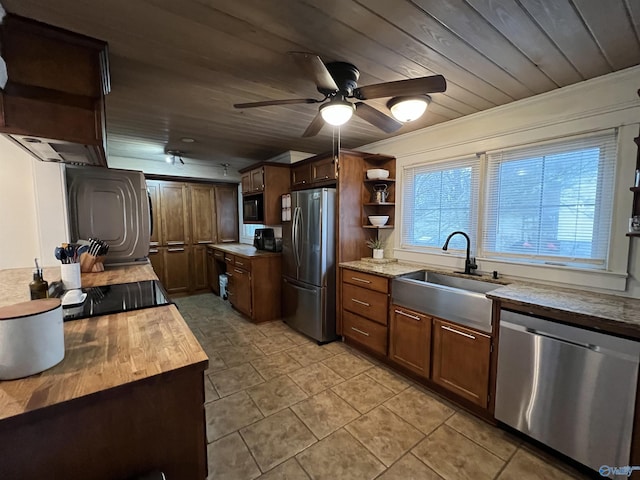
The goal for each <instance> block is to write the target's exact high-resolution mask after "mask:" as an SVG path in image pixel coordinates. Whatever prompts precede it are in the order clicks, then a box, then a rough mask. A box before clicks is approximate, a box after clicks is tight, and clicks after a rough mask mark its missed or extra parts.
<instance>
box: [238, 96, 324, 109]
mask: <svg viewBox="0 0 640 480" xmlns="http://www.w3.org/2000/svg"><path fill="white" fill-rule="evenodd" d="M321 101H322V100H316V99H315V98H290V99H288V100H265V101H264V102H251V103H234V104H233V106H234V107H235V108H254V107H270V106H271V105H295V104H297V103H319V102H321Z"/></svg>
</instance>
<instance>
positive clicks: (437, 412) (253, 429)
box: [176, 294, 583, 480]
mask: <svg viewBox="0 0 640 480" xmlns="http://www.w3.org/2000/svg"><path fill="white" fill-rule="evenodd" d="M176 304H177V305H178V307H179V308H180V312H181V313H182V315H183V316H184V318H185V320H186V321H187V323H188V324H189V326H190V327H191V329H192V330H193V332H194V334H195V335H196V337H197V338H198V339H199V340H200V343H201V344H202V347H203V348H204V350H205V351H206V352H207V354H208V355H209V369H208V370H207V372H206V376H205V391H206V406H205V408H206V418H207V440H208V442H209V444H208V447H207V454H208V462H209V479H224V480H251V479H255V478H260V479H265V480H266V479H289V480H296V479H309V478H312V479H327V480H338V479H349V480H356V479H374V478H377V479H381V480H406V479H434V480H435V479H438V480H440V479H445V480H458V479H474V480H483V479H494V478H496V479H500V480H511V479H513V480H528V479H532V480H533V479H553V480H565V479H571V478H583V477H582V476H580V474H579V473H577V472H576V471H574V470H573V469H571V467H569V466H568V465H566V464H564V463H562V462H560V461H559V460H557V459H555V458H552V457H549V456H548V455H546V454H544V453H541V452H540V451H539V450H537V449H535V448H534V447H533V446H531V445H528V444H526V443H523V442H521V441H520V440H519V439H517V438H514V437H513V436H510V435H508V434H507V433H505V432H503V431H502V430H500V429H497V428H494V427H492V426H490V425H488V424H486V423H485V422H482V421H480V420H478V419H476V418H475V417H472V416H470V415H468V414H466V413H465V412H464V411H462V410H461V409H459V408H457V407H456V406H455V405H452V404H450V403H449V402H447V401H446V400H444V399H442V398H441V397H438V396H437V395H435V394H433V393H430V392H429V391H427V390H425V389H423V388H422V387H420V386H419V385H417V384H415V383H413V382H412V381H410V380H408V379H406V378H404V377H402V376H400V375H397V374H395V373H392V372H391V371H389V370H387V369H386V368H385V367H384V366H382V365H381V364H379V363H378V362H376V361H375V360H373V359H371V358H368V357H367V356H366V355H364V354H362V353H359V352H357V351H356V350H353V349H351V348H349V347H347V346H346V345H344V344H343V343H339V342H333V343H330V344H328V345H324V346H318V345H317V344H316V343H314V342H312V341H310V340H309V339H307V338H306V337H304V336H302V335H300V334H298V333H296V332H295V331H293V330H291V329H290V328H289V327H288V326H287V325H285V324H284V323H282V322H280V321H276V322H270V323H265V324H261V325H254V324H252V323H250V322H248V321H247V320H245V319H244V318H243V317H242V316H241V315H240V314H238V313H236V312H235V311H233V310H232V309H231V308H230V306H229V304H228V302H223V301H222V300H220V299H219V297H217V296H215V295H213V294H203V295H196V296H191V297H185V298H179V299H177V300H176Z"/></svg>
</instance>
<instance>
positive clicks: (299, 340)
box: [284, 330, 313, 345]
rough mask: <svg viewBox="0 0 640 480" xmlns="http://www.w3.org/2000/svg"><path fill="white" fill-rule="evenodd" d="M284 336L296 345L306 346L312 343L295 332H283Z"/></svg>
mask: <svg viewBox="0 0 640 480" xmlns="http://www.w3.org/2000/svg"><path fill="white" fill-rule="evenodd" d="M284 336H285V337H287V338H288V339H289V340H291V341H292V342H293V343H295V344H296V345H306V344H310V343H313V340H311V339H310V338H309V337H307V336H305V335H303V334H301V333H298V332H296V331H295V330H291V331H290V332H284Z"/></svg>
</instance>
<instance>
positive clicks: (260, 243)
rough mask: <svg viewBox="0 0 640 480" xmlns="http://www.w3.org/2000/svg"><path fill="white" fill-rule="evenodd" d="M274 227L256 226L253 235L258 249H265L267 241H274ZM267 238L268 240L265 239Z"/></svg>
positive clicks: (254, 244) (254, 243)
mask: <svg viewBox="0 0 640 480" xmlns="http://www.w3.org/2000/svg"><path fill="white" fill-rule="evenodd" d="M273 237H274V235H273V228H256V231H255V233H254V235H253V246H254V247H256V248H257V249H258V250H264V249H265V244H266V243H273V242H272V240H267V239H273ZM265 240H266V241H265Z"/></svg>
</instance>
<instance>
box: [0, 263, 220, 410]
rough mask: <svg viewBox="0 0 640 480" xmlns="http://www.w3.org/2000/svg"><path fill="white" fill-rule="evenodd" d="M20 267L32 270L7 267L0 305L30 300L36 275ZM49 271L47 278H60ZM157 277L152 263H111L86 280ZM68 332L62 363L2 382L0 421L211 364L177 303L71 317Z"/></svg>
mask: <svg viewBox="0 0 640 480" xmlns="http://www.w3.org/2000/svg"><path fill="white" fill-rule="evenodd" d="M19 270H26V271H27V273H30V269H17V270H0V292H1V294H0V305H3V304H4V305H6V304H10V303H18V302H20V301H24V300H25V297H26V299H27V300H28V297H29V293H28V292H29V290H28V287H27V285H28V284H29V281H30V280H31V277H30V275H27V277H26V279H24V275H23V273H21V272H20V271H19ZM48 270H51V269H45V274H44V276H45V279H46V280H48V281H53V280H56V278H54V276H55V275H53V272H49V273H51V274H50V275H49V274H48V272H47V271H48ZM53 270H57V271H58V272H59V269H55V268H54V269H53ZM58 277H59V275H58ZM155 279H157V277H156V275H155V273H154V271H153V269H152V268H151V265H148V264H147V265H142V266H128V267H117V268H109V267H107V270H106V271H105V272H101V273H88V274H83V275H82V286H83V287H92V286H99V285H109V284H116V283H129V282H136V281H142V280H155ZM12 293H13V294H14V296H13V298H10V297H11V294H12ZM64 336H65V358H64V360H63V361H62V362H60V363H59V364H58V365H56V366H54V367H53V368H50V369H48V370H45V371H44V372H42V373H40V374H37V375H33V376H30V377H26V378H22V379H18V380H9V381H0V421H4V420H7V419H9V418H12V417H17V416H20V415H22V414H25V413H27V412H32V411H35V410H38V409H42V408H45V407H50V406H53V405H57V404H61V403H64V402H69V401H73V400H76V399H80V398H82V397H86V396H89V395H93V394H97V393H99V392H105V391H107V390H110V389H113V388H116V387H120V386H123V385H127V384H131V383H132V382H136V381H140V380H144V379H148V378H151V377H154V376H156V375H159V374H164V373H168V372H172V371H175V370H178V369H183V368H196V369H200V370H204V369H206V365H207V361H208V358H207V355H206V354H205V353H204V351H203V350H202V348H201V347H200V344H199V343H198V341H197V340H196V338H195V337H194V336H193V334H192V332H191V330H190V329H189V327H188V326H187V324H186V323H185V321H184V319H183V318H182V316H181V315H180V313H179V312H178V309H177V308H176V307H175V306H174V305H168V306H162V307H155V308H148V309H143V310H136V311H131V312H123V313H117V314H112V315H104V316H100V317H93V318H87V319H82V320H74V321H70V322H66V323H65V324H64Z"/></svg>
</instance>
